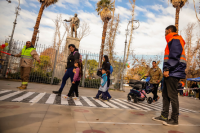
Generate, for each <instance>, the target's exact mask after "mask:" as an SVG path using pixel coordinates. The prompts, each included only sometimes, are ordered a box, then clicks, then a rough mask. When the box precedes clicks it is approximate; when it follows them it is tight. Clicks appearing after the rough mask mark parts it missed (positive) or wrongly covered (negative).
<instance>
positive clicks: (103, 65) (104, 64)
mask: <svg viewBox="0 0 200 133" xmlns="http://www.w3.org/2000/svg"><path fill="white" fill-rule="evenodd" d="M102 68H103V69H105V70H106V71H107V70H109V71H110V63H109V62H108V63H107V62H103V64H102Z"/></svg>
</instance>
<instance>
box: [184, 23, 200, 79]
mask: <svg viewBox="0 0 200 133" xmlns="http://www.w3.org/2000/svg"><path fill="white" fill-rule="evenodd" d="M195 28H196V23H189V24H188V25H187V28H186V29H185V30H184V31H185V42H186V45H185V52H186V59H187V68H186V78H192V77H196V76H197V72H198V71H197V70H198V69H199V66H198V64H199V63H198V62H199V58H198V56H199V55H198V54H199V53H198V52H199V38H198V36H197V43H195V44H193V43H192V41H193V40H194V39H195V38H194V37H195V35H194V29H195Z"/></svg>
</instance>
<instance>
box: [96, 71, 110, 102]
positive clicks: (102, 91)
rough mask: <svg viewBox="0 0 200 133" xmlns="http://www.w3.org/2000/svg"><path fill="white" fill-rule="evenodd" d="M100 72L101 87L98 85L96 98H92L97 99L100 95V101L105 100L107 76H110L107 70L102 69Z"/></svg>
mask: <svg viewBox="0 0 200 133" xmlns="http://www.w3.org/2000/svg"><path fill="white" fill-rule="evenodd" d="M101 72H102V76H101V85H100V87H99V90H98V93H97V95H96V97H94V99H99V95H101V94H102V99H103V100H107V95H106V91H107V90H108V87H107V76H109V75H110V71H109V70H107V71H106V70H105V69H104V68H102V71H101Z"/></svg>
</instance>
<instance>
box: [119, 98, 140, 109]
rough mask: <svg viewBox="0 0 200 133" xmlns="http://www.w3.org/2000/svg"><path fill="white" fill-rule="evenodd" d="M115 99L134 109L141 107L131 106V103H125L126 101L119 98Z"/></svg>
mask: <svg viewBox="0 0 200 133" xmlns="http://www.w3.org/2000/svg"><path fill="white" fill-rule="evenodd" d="M115 100H116V101H118V102H120V103H122V104H124V105H127V106H129V107H132V108H134V109H138V110H142V109H141V108H138V107H136V106H133V105H131V104H128V103H126V102H123V101H121V100H119V99H115Z"/></svg>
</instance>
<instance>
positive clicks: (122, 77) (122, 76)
mask: <svg viewBox="0 0 200 133" xmlns="http://www.w3.org/2000/svg"><path fill="white" fill-rule="evenodd" d="M133 21H135V22H136V23H138V27H136V28H133V30H135V29H137V28H139V21H138V20H131V21H129V22H128V25H127V29H126V40H125V47H124V59H123V66H122V75H121V82H120V83H121V84H120V90H121V91H123V90H124V88H123V79H124V67H125V57H126V45H127V36H128V26H129V24H130V23H131V22H133Z"/></svg>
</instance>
